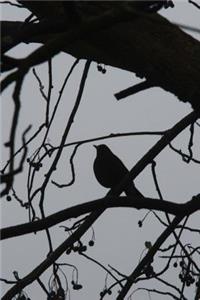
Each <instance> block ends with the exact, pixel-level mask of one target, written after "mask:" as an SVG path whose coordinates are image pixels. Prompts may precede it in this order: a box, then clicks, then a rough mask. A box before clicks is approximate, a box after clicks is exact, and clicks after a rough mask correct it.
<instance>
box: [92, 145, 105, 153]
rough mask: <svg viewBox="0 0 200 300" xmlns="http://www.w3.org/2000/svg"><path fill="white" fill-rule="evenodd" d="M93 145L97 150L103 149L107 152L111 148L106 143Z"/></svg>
mask: <svg viewBox="0 0 200 300" xmlns="http://www.w3.org/2000/svg"><path fill="white" fill-rule="evenodd" d="M93 146H94V147H95V148H96V150H97V152H102V151H106V152H107V151H108V150H109V148H108V147H107V146H106V145H104V144H101V145H93Z"/></svg>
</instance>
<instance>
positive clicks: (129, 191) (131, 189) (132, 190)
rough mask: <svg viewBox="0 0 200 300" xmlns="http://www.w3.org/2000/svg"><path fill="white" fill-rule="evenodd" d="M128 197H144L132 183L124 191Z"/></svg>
mask: <svg viewBox="0 0 200 300" xmlns="http://www.w3.org/2000/svg"><path fill="white" fill-rule="evenodd" d="M124 192H125V194H126V196H128V197H133V199H137V198H138V197H140V198H141V197H143V195H142V194H141V193H140V191H139V190H138V189H137V188H136V187H135V185H134V183H133V182H132V181H131V182H130V183H129V184H128V185H127V186H126V188H125V189H124Z"/></svg>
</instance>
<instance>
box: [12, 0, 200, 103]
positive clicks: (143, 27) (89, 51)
mask: <svg viewBox="0 0 200 300" xmlns="http://www.w3.org/2000/svg"><path fill="white" fill-rule="evenodd" d="M115 5H117V4H115ZM126 13H127V11H124V12H123V14H121V16H120V14H119V15H118V16H117V15H116V14H112V13H110V14H109V13H108V14H107V15H106V14H105V15H102V16H100V17H97V18H94V19H93V20H92V21H91V20H90V21H91V22H90V21H88V25H89V28H90V29H89V30H87V34H86V31H85V29H84V26H85V24H86V23H87V22H86V23H85V22H84V26H83V24H80V28H81V27H82V28H83V29H82V31H81V29H80V28H79V26H77V25H76V26H75V27H73V26H72V27H71V28H70V30H69V32H68V33H69V34H68V35H66V36H65V38H66V40H65V41H66V43H65V45H64V43H60V47H61V48H60V51H66V52H68V53H70V54H72V55H73V56H75V57H78V58H87V59H92V60H94V61H100V62H102V63H105V64H107V65H111V66H114V67H118V68H121V69H125V70H128V71H132V72H135V73H136V74H137V75H139V76H140V77H145V78H147V80H148V81H149V82H151V83H152V84H153V85H155V86H159V87H161V88H163V89H164V90H166V91H169V92H171V93H173V94H175V95H176V96H177V97H178V98H179V99H180V100H182V101H184V102H187V101H188V102H190V103H191V104H192V106H193V107H195V108H197V107H199V98H200V90H199V78H200V56H199V53H200V43H199V42H198V41H197V40H195V39H194V38H192V37H191V36H189V35H188V34H186V33H184V32H183V31H181V30H180V29H179V28H178V27H177V26H175V25H173V24H171V23H170V22H169V21H167V20H166V19H165V18H164V17H162V16H159V15H158V14H151V15H149V14H144V13H140V12H136V11H134V10H133V11H132V17H131V18H130V11H128V13H127V16H126ZM106 18H107V19H106ZM105 20H106V22H107V23H105ZM102 24H103V25H102ZM105 24H107V25H106V26H105ZM10 25H11V24H10ZM93 25H95V27H94V26H93ZM31 26H32V27H34V24H31ZM35 26H38V25H37V24H35ZM10 27H11V26H10ZM93 28H95V30H94V31H95V34H93V33H94V31H93ZM22 30H24V29H23V27H22ZM32 30H33V29H32ZM27 32H28V30H27ZM54 32H55V30H54ZM78 32H79V33H78ZM72 35H73V39H72V38H71V36H72ZM54 36H56V34H55V33H54ZM30 37H31V38H30ZM48 38H49V35H48V36H47V35H44V36H42V35H41V34H40V36H39V37H38V35H34V34H33V37H32V36H31V34H30V32H29V35H28V37H27V39H29V41H36V40H37V39H38V41H39V42H45V41H46V40H47V39H48ZM63 38H64V35H63ZM27 39H25V38H24V40H25V41H27ZM57 45H58V44H57ZM147 45H148V47H147ZM32 65H33V62H32ZM183 83H184V84H183Z"/></svg>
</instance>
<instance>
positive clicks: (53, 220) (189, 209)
mask: <svg viewBox="0 0 200 300" xmlns="http://www.w3.org/2000/svg"><path fill="white" fill-rule="evenodd" d="M199 198H200V197H199V196H198V197H194V198H193V199H192V200H191V201H188V202H186V203H183V204H182V203H181V204H177V203H174V202H170V201H160V200H157V199H152V198H145V197H140V198H137V199H133V198H132V197H130V198H129V197H105V198H102V199H98V200H94V201H90V202H86V203H83V204H79V205H76V206H72V207H70V208H66V209H64V210H62V211H60V212H57V213H55V214H52V215H50V216H48V217H46V218H44V219H42V220H39V221H34V222H31V223H24V224H20V225H16V226H11V227H7V228H3V229H2V230H1V231H0V239H1V240H4V239H8V238H11V237H16V236H20V235H24V234H27V233H33V232H38V231H40V230H44V229H47V228H50V227H51V226H54V225H56V224H58V223H60V222H63V221H66V220H69V219H71V218H77V217H79V216H81V215H83V214H86V213H90V212H92V211H95V210H98V209H107V208H109V207H132V208H136V209H152V210H157V211H162V212H165V213H170V214H172V215H180V214H181V215H190V214H192V213H194V212H195V211H198V210H200V199H199Z"/></svg>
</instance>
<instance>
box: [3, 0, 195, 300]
mask: <svg viewBox="0 0 200 300" xmlns="http://www.w3.org/2000/svg"><path fill="white" fill-rule="evenodd" d="M162 14H163V15H165V16H166V17H167V18H168V19H169V20H172V21H175V22H177V23H181V24H182V23H183V24H188V25H191V26H196V27H200V26H199V14H200V11H199V10H197V9H196V8H195V7H193V6H192V5H190V4H188V3H187V2H186V1H177V4H176V7H175V8H174V9H168V10H167V11H162ZM26 16H27V11H25V10H22V9H17V8H14V7H10V6H9V5H6V4H4V5H2V19H3V20H8V19H9V20H23V19H24V18H25V17H26ZM189 33H190V34H192V35H193V36H194V37H195V38H197V39H199V36H198V35H197V34H194V33H191V32H189ZM35 47H38V45H36V44H35V45H20V46H18V47H16V48H15V49H13V50H12V51H10V53H9V55H13V56H15V57H24V56H25V55H27V54H28V53H30V52H32V51H33V49H34V48H35ZM73 62H74V58H73V57H71V56H69V55H67V54H60V55H58V56H56V57H55V58H54V59H53V85H54V89H53V97H52V107H53V104H55V102H56V100H57V97H58V93H59V90H60V87H61V85H62V82H63V80H64V77H65V76H66V74H67V72H68V70H69V68H70V67H71V65H72V63H73ZM83 66H84V62H83V61H82V62H80V64H79V65H78V66H77V68H76V69H75V71H74V73H73V75H72V78H71V79H70V82H69V84H68V85H67V87H66V90H65V93H64V95H63V97H62V101H61V105H60V107H59V110H58V113H57V118H56V119H55V124H54V128H52V130H51V132H50V136H49V139H50V141H51V143H52V144H53V145H57V144H58V143H59V141H60V138H61V135H62V130H60V129H61V128H64V126H65V124H66V121H67V117H66V115H67V114H68V113H70V112H71V109H72V107H73V104H74V101H75V99H76V95H77V91H78V83H79V81H80V78H81V72H82V70H83ZM106 70H107V72H106V74H105V75H103V74H101V73H100V72H98V71H97V68H96V63H93V64H92V66H91V69H90V71H89V77H88V80H87V84H86V89H85V91H84V95H83V99H82V103H81V106H80V108H79V110H78V113H77V115H76V118H75V121H74V124H73V126H72V129H71V131H70V135H69V139H68V142H71V141H78V140H82V139H88V138H92V137H98V136H103V135H108V134H110V133H118V132H120V133H123V132H130V131H133V132H135V131H136V132H137V131H143V130H165V129H168V128H169V127H171V126H172V125H173V124H175V123H176V122H177V121H178V120H180V119H181V118H182V117H183V116H185V115H186V114H188V113H189V112H190V111H191V108H190V106H189V105H188V104H183V103H181V102H180V101H178V100H177V98H176V97H174V96H173V95H172V94H170V93H166V92H165V91H162V90H161V89H159V88H153V89H151V90H148V91H144V92H141V93H140V94H137V95H134V96H131V97H128V98H126V99H124V100H121V101H119V102H117V101H116V99H115V98H114V96H113V95H114V93H115V92H118V91H120V90H122V89H125V88H127V87H129V86H131V85H133V84H134V83H137V82H139V81H140V80H139V79H138V78H137V77H135V75H134V74H132V73H130V72H126V71H122V70H119V69H116V68H111V67H109V66H108V67H107V66H106ZM37 72H38V74H39V75H40V76H41V78H42V80H43V82H44V83H45V82H47V65H46V64H44V65H41V66H39V67H37ZM12 88H13V86H12V87H11V88H9V89H8V90H6V91H5V92H4V94H3V99H2V100H3V101H2V105H1V109H2V111H3V113H1V118H2V121H1V123H2V128H3V130H2V141H3V142H5V141H6V140H7V137H8V129H9V128H10V127H9V124H10V118H11V112H12V109H13V106H12V101H11V94H12ZM21 101H22V109H21V120H20V124H19V127H18V141H17V144H18V146H20V142H21V140H20V136H21V133H22V132H23V130H24V128H26V127H27V126H28V125H29V124H30V123H31V124H33V127H32V131H31V134H33V132H34V131H36V130H37V128H38V126H39V125H40V124H41V122H42V121H43V120H44V112H45V102H44V100H43V99H42V98H41V95H40V93H39V90H38V84H37V82H36V80H35V78H34V76H33V73H32V72H31V71H30V72H29V74H28V75H27V76H26V79H25V82H24V85H23V90H22V95H21ZM52 107H51V109H52ZM29 136H30V135H29ZM41 137H42V135H41ZM188 137H189V131H185V132H184V133H183V134H182V135H181V137H180V138H178V139H177V140H176V141H174V142H173V144H174V145H176V146H177V147H178V148H180V147H181V148H182V149H187V148H186V147H187V142H188ZM195 138H196V141H197V140H198V139H199V131H198V129H197V130H196V131H195ZM158 139H159V137H158V136H157V137H156V136H155V137H152V136H151V137H149V136H140V137H128V138H125V137H123V138H116V139H109V140H105V143H106V144H107V145H108V146H110V147H111V149H112V151H113V152H114V153H116V154H117V155H118V156H119V157H120V158H121V159H122V161H123V162H124V163H125V164H126V165H127V167H128V168H131V167H132V166H133V165H134V164H135V163H136V162H137V161H138V160H139V159H140V158H141V157H142V156H143V154H144V153H146V151H147V150H148V149H149V148H150V147H151V146H152V145H153V144H154V143H155V142H156V141H157V140H158ZM39 141H40V139H38V140H37V141H36V142H34V143H33V144H31V146H30V152H29V156H30V155H31V154H32V153H33V152H34V151H35V150H36V149H37V147H38V145H39ZM93 144H94V143H89V144H85V145H83V146H81V147H80V148H79V150H78V152H77V155H76V157H75V160H74V163H75V169H76V182H75V184H74V185H73V186H71V187H70V188H67V189H57V188H56V187H55V186H53V185H52V184H49V186H48V188H47V192H46V200H45V210H46V214H47V215H48V214H51V213H53V212H56V211H59V210H61V209H64V208H66V207H68V206H70V205H75V204H77V203H82V202H86V201H90V200H94V199H97V198H100V197H103V196H104V195H105V194H106V192H107V190H106V189H105V188H103V187H102V186H100V185H99V184H98V182H97V181H96V179H95V178H94V175H93V161H94V158H95V149H94V147H93V146H92V145H93ZM197 146H199V145H197ZM194 149H195V151H196V154H197V155H196V157H197V158H198V152H197V151H198V147H196V148H195V147H194ZM72 150H73V148H66V150H65V151H64V152H63V155H62V158H61V160H60V163H59V165H58V169H57V171H56V172H54V174H53V177H52V179H54V180H56V181H57V182H60V183H65V182H66V181H69V180H70V178H71V173H70V168H69V157H70V154H71V152H72ZM6 157H7V154H6V152H5V151H4V149H3V148H2V158H3V159H6ZM156 162H157V164H158V165H157V172H158V179H159V183H160V187H161V189H162V193H163V197H164V198H165V199H166V200H169V201H175V202H180V203H182V202H185V201H187V200H189V199H190V198H191V197H192V196H193V195H195V194H197V193H199V175H200V172H199V167H198V165H195V164H192V163H191V164H186V163H184V162H182V160H181V158H180V157H179V156H178V155H177V154H175V153H174V152H172V151H170V150H169V149H168V148H167V149H166V150H164V151H163V152H162V153H161V154H160V155H159V156H158V157H157V159H156ZM44 168H45V170H47V168H48V162H46V164H45V167H44ZM27 170H28V169H27V168H26V169H25V171H24V174H22V175H20V176H18V178H17V180H16V181H15V185H14V187H15V189H16V191H17V192H18V195H19V196H20V197H21V198H22V199H24V200H26V195H27V192H26V181H25V179H26V176H27ZM42 180H43V171H41V173H39V176H38V178H37V182H36V186H38V185H40V184H41V182H42ZM136 186H137V187H138V188H139V189H140V190H141V192H143V193H144V195H145V196H149V197H157V194H156V190H155V187H154V184H153V180H152V176H151V170H150V167H147V168H146V169H145V170H144V171H143V172H142V173H141V174H140V176H139V177H138V178H137V180H136ZM35 203H37V201H36V202H35ZM1 211H2V226H3V227H5V226H10V225H14V224H20V223H23V222H26V221H27V212H26V211H23V210H22V209H21V208H20V207H19V205H18V204H17V203H15V202H14V201H12V202H6V201H4V202H2V205H1ZM145 213H146V211H141V212H138V211H136V210H133V209H112V210H110V211H106V212H105V213H104V214H103V216H101V218H100V219H99V220H98V221H97V222H96V223H95V224H94V230H95V236H96V242H95V247H90V248H89V249H88V251H87V254H88V255H91V257H93V258H96V259H97V260H99V261H100V262H101V263H103V264H105V265H106V266H107V265H108V264H110V265H112V266H113V267H115V268H116V269H118V270H119V271H120V272H122V273H124V274H129V273H130V272H131V271H132V269H133V268H134V267H135V266H136V265H137V263H138V259H139V257H140V255H141V253H142V251H143V250H144V248H145V246H144V243H145V241H147V240H148V241H151V242H152V243H153V242H154V241H155V239H156V238H157V237H158V235H159V234H160V233H161V232H162V230H163V228H162V227H160V225H159V223H158V221H157V220H155V218H154V217H153V215H149V217H148V219H147V220H146V222H145V223H144V226H143V227H142V229H140V228H138V226H137V222H138V220H140V219H141V218H143V216H144V215H145ZM191 219H192V223H191V224H193V226H194V227H196V228H197V227H199V225H200V223H199V218H197V216H193V217H192V218H191ZM72 223H73V220H72V222H71V223H70V222H67V224H68V225H69V224H72ZM65 224H66V223H65ZM58 227H59V226H56V228H54V229H51V233H52V236H53V243H54V247H56V246H58V245H59V243H61V242H62V241H63V239H64V238H66V233H64V232H63V231H62V230H61V229H59V228H58ZM91 236H92V231H91V230H89V231H88V233H87V234H86V235H85V236H84V238H83V241H85V243H87V242H88V241H89V240H90V239H91ZM127 236H128V238H127ZM188 238H189V240H188ZM184 239H185V242H191V243H194V246H195V245H196V246H197V245H199V241H196V236H195V235H192V234H189V236H188V235H187V234H185V235H184ZM171 241H173V239H172V240H171ZM1 250H2V277H4V278H8V279H14V278H13V275H12V272H13V270H17V271H18V272H19V276H20V277H23V276H25V275H26V274H27V273H29V272H30V271H31V270H32V268H33V267H34V266H36V265H37V264H39V263H40V262H41V261H42V260H43V259H44V258H45V257H46V254H47V251H48V244H47V240H46V236H45V234H44V233H38V234H37V235H32V234H31V235H26V236H22V237H19V238H17V239H10V240H8V241H3V242H2V248H1ZM59 262H67V263H70V264H75V265H76V266H77V267H78V269H79V281H80V283H81V284H82V285H83V287H84V288H83V289H82V290H80V291H73V290H72V289H71V291H72V292H71V299H72V300H74V299H76V300H86V299H99V298H98V293H99V292H100V291H101V290H102V289H103V287H104V281H105V272H104V271H103V270H102V269H100V268H99V267H97V266H96V265H95V264H93V263H91V262H88V261H87V260H85V259H84V258H83V257H80V256H78V255H77V254H72V255H70V256H69V257H68V256H66V255H63V256H62V257H61V258H60V259H59ZM158 262H159V264H156V265H155V267H156V268H157V269H160V268H161V266H162V264H163V262H162V260H161V259H158ZM63 270H64V271H66V272H65V273H66V274H67V277H68V282H69V286H70V287H71V284H70V282H71V273H72V272H71V269H70V268H67V267H65V268H64V269H63ZM175 273H176V272H175ZM49 276H50V271H48V272H46V275H44V276H42V277H41V279H44V281H45V280H47V279H48V278H49ZM173 276H174V277H173V281H174V283H176V284H178V283H179V281H178V278H177V274H173ZM110 282H111V280H110V278H109V279H108V283H110ZM149 284H150V285H151V284H152V283H151V282H149ZM138 286H144V284H142V283H141V284H140V285H138ZM147 286H148V284H147ZM164 289H165V290H166V288H164ZM2 290H3V291H5V290H4V285H3V286H2ZM25 291H27V293H28V294H29V296H30V298H31V299H32V300H33V299H44V297H45V295H44V293H43V292H42V291H41V290H40V288H38V285H37V284H33V285H31V286H30V287H28V288H26V289H25ZM189 293H190V296H191V295H193V289H191V290H190V291H189ZM110 299H114V296H113V298H112V296H111V298H110ZM135 299H136V300H141V299H144V300H145V299H149V298H148V294H147V293H145V292H138V293H136V294H135V296H134V300H135ZM152 299H155V300H156V299H159V297H158V296H156V295H152ZM191 299H192V298H191Z"/></svg>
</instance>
